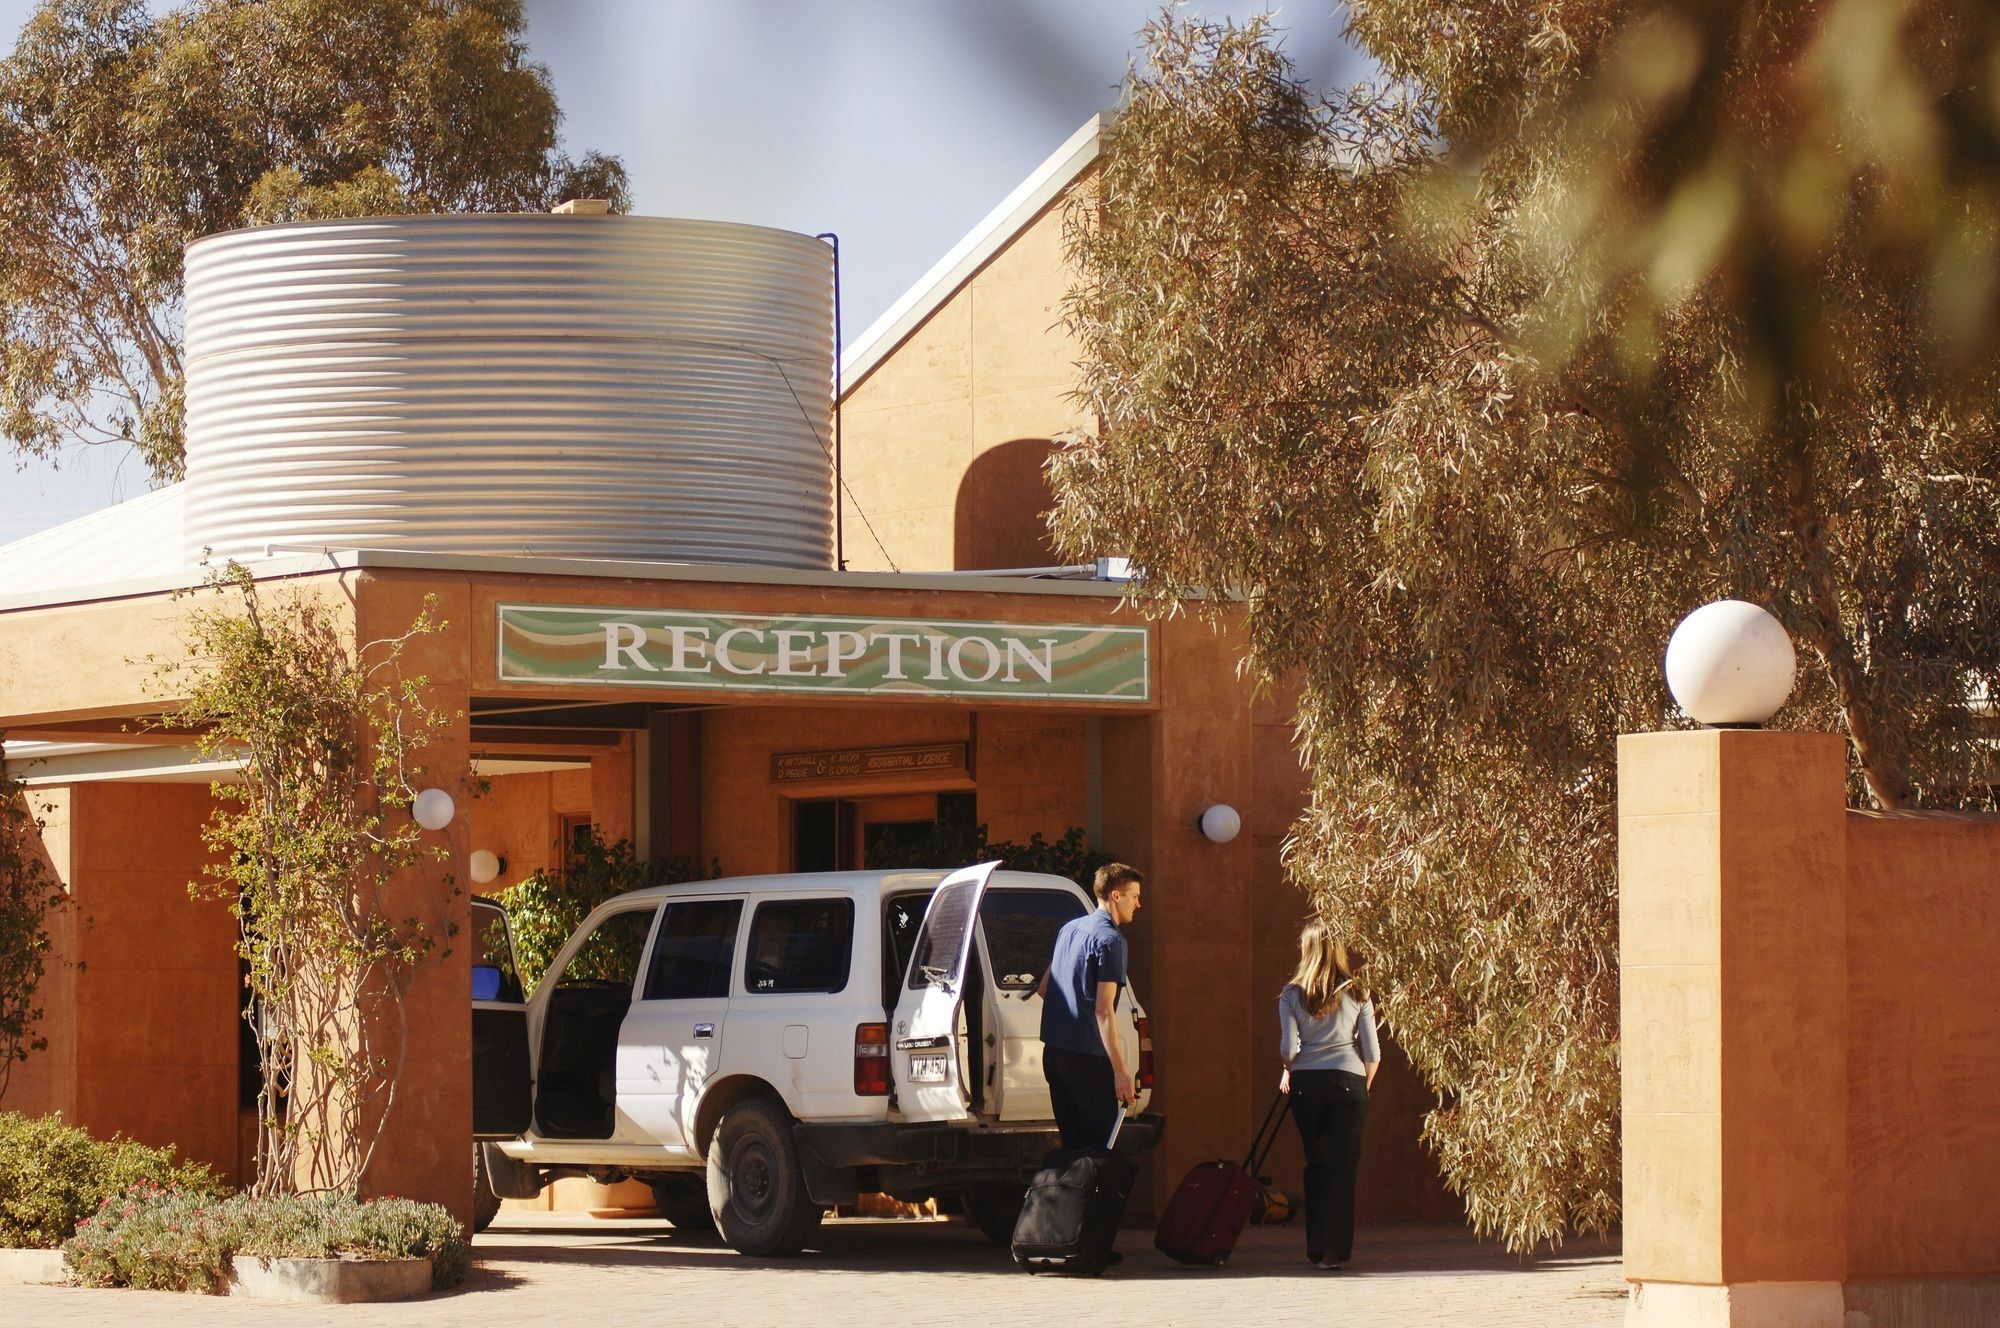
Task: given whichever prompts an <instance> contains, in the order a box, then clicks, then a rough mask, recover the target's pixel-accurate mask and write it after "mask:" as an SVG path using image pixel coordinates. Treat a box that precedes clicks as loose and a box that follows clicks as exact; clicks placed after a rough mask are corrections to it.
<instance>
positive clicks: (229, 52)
mask: <svg viewBox="0 0 2000 1328" xmlns="http://www.w3.org/2000/svg"><path fill="white" fill-rule="evenodd" d="M164 8H165V9H166V12H164V13H161V14H158V15H157V16H156V15H153V14H150V13H149V12H148V8H147V5H146V4H145V3H144V0H43V3H42V4H41V6H40V7H39V8H38V9H37V10H36V11H35V13H34V15H33V17H31V18H30V19H29V21H28V23H27V25H26V27H25V28H24V29H23V30H22V32H21V35H20V38H19V41H18V42H17V44H16V45H15V47H14V52H13V54H12V55H11V56H10V57H8V58H7V59H6V60H4V61H0V204H4V206H0V218H4V220H0V236H4V240H5V242H4V243H0V364H4V365H5V368H6V372H5V374H4V375H0V429H4V432H5V434H6V436H7V437H8V439H10V440H11V441H12V442H13V443H14V445H15V446H16V447H18V448H20V449H22V450H23V451H25V452H27V453H29V454H33V455H41V456H49V455H53V454H55V453H56V452H57V451H58V450H59V449H61V448H63V447H65V446H67V445H70V444H75V443H103V442H129V443H132V444H135V445H136V446H137V447H138V448H139V450H140V452H141V454H142V455H143V456H144V457H145V458H146V461H147V463H148V464H149V465H150V466H151V467H152V469H153V472H154V474H155V475H156V476H159V477H174V476H177V475H178V474H179V473H180V469H181V451H182V444H181V430H182V408H183V395H182V385H183V381H184V380H183V368H182V364H181V339H182V329H181V316H182V309H181V291H182V286H181V253H182V250H183V249H184V248H185V247H186V245H187V244H188V242H190V241H192V240H195V239H198V238H199V237H201V236H203V235H209V234H213V233H215V232H217V231H223V230H229V229H231V228H233V227H238V226H243V225H247V224H251V223H257V222H270V221H294V220H303V219H311V218H317V217H348V216H358V215H369V214H384V213H409V212H507V211H520V210H529V211H535V210H542V209H546V208H547V207H549V206H550V205H552V204H554V203H555V202H558V201H560V200H561V199H563V198H566V197H585V196H587V197H593V198H606V199H610V200H611V201H612V203H613V205H614V208H615V210H617V211H623V210H624V209H625V207H626V206H627V202H628V199H627V191H626V179H625V170H624V167H623V166H622V165H621V164H620V163H619V162H618V161H617V160H616V159H615V158H609V157H604V156H601V155H599V154H598V153H595V152H591V153H586V154H585V155H584V156H583V157H582V158H581V159H580V160H575V159H572V158H570V157H569V156H567V155H566V154H564V153H563V152H562V151H561V149H560V147H559V146H558V143H557V136H556V130H557V125H558V122H559V120H560V118H561V117H560V113H559V111H558V110H557V107H556V100H555V93H554V90H553V89H552V87H551V86H550V83H549V77H548V71H547V70H545V69H544V68H542V67H541V66H540V65H537V64H533V63H530V62H529V61H528V60H527V59H526V49H525V45H524V42H523V34H524V31H525V20H524V17H523V14H522V7H521V5H520V3H519V2H518V0H194V2H193V3H190V4H185V5H175V6H171V7H164Z"/></svg>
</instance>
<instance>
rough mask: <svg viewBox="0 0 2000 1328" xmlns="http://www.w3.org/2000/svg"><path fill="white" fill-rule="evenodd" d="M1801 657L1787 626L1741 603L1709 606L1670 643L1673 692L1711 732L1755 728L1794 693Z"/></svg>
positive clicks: (1669, 679)
mask: <svg viewBox="0 0 2000 1328" xmlns="http://www.w3.org/2000/svg"><path fill="white" fill-rule="evenodd" d="M1797 673H1798V656H1797V655H1796V654H1794V653H1793V651H1792V638H1791V637H1790V636H1788V635H1786V634H1785V629H1784V626H1783V625H1782V624H1781V623H1779V621H1778V620H1777V619H1776V618H1774V617H1772V616H1771V614H1770V612H1769V611H1768V610H1766V609H1764V608H1762V607H1760V606H1759V605H1756V604H1749V603H1746V602H1744V601H1743V600H1740V599H1722V600H1717V601H1716V602H1715V603H1713V604H1704V605H1702V606H1701V607H1700V608H1698V609H1696V610H1695V611H1694V612H1693V613H1690V614H1689V615H1688V616H1687V617H1685V618H1683V619H1681V623H1680V626H1678V627H1676V628H1674V634H1673V637H1672V638H1671V639H1670V640H1669V641H1668V642H1667V690H1668V691H1670V692H1672V693H1673V694H1674V700H1676V701H1678V702H1679V703H1680V707H1681V709H1682V710H1685V711H1686V712H1687V713H1688V716H1689V718H1691V719H1693V720H1694V721H1695V722H1696V723H1698V724H1704V725H1706V726H1708V727H1709V728H1755V727H1757V726H1758V725H1760V724H1762V723H1763V722H1764V721H1765V720H1767V719H1769V718H1770V717H1771V716H1772V715H1774V714H1776V713H1777V710H1778V707H1779V706H1781V705H1783V704H1784V703H1785V698H1787V697H1789V696H1790V695H1791V694H1792V680H1793V678H1794V677H1796V676H1797Z"/></svg>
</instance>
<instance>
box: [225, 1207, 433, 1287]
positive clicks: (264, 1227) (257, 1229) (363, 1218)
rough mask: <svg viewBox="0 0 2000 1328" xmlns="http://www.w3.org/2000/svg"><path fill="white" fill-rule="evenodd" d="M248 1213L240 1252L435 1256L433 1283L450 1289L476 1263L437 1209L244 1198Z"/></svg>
mask: <svg viewBox="0 0 2000 1328" xmlns="http://www.w3.org/2000/svg"><path fill="white" fill-rule="evenodd" d="M232 1206H233V1207H235V1208H236V1209H238V1211H239V1212H241V1213H242V1214H243V1225H242V1236H241V1243H240V1244H239V1245H238V1246H237V1250H236V1252H237V1253H238V1254H253V1255H260V1256H262V1257H265V1258H271V1259H316V1258H329V1257H333V1256H337V1255H343V1254H352V1255H359V1256H362V1257H364V1258H378V1259H429V1260H430V1261H431V1285H432V1286H433V1287H435V1288H438V1289H440V1290H442V1289H443V1288H445V1287H450V1286H457V1285H458V1284H459V1282H461V1281H463V1280H464V1278H465V1270H466V1267H467V1265H468V1264H469V1263H470V1261H471V1254H470V1251H468V1250H467V1249H466V1245H465V1237H464V1236H463V1235H462V1234H461V1233H460V1230H459V1225H458V1219H457V1218H455V1217H453V1216H452V1215H451V1213H450V1212H448V1211H447V1210H446V1209H444V1208H443V1207H441V1206H439V1205H437V1204H430V1203H418V1202H416V1201H415V1200H414V1199H395V1198H387V1199H370V1200H368V1201H366V1202H362V1201H360V1200H357V1199H354V1198H352V1197H350V1196H348V1195H345V1194H308V1195H286V1196H283V1197H279V1198H270V1199H247V1198H246V1199H236V1200H233V1201H232Z"/></svg>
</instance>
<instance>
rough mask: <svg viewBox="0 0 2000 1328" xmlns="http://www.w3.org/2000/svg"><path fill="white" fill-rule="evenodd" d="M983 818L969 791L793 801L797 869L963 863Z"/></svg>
mask: <svg viewBox="0 0 2000 1328" xmlns="http://www.w3.org/2000/svg"><path fill="white" fill-rule="evenodd" d="M977 823H978V805H977V801H976V799H975V797H974V795H973V794H971V793H969V792H956V793H896V794H889V795H884V796H879V797H868V798H811V799H798V800H795V801H794V802H793V803H792V870H793V871H852V870H855V869H858V868H866V867H914V866H954V865H959V864H958V863H957V861H956V859H957V858H959V857H960V856H962V855H963V853H964V852H965V851H969V850H970V848H971V846H972V844H973V842H974V838H975V835H976V831H977ZM961 846H962V847H961ZM947 859H951V861H947Z"/></svg>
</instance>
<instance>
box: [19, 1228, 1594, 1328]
mask: <svg viewBox="0 0 2000 1328" xmlns="http://www.w3.org/2000/svg"><path fill="white" fill-rule="evenodd" d="M1300 1242H1301V1236H1300V1233H1299V1229H1298V1228H1297V1227H1296V1226H1281V1227H1252V1228H1251V1229H1250V1230H1249V1231H1248V1232H1246V1233H1245V1234H1244V1238H1243V1242H1242V1244H1241V1245H1239V1246H1238V1247H1237V1251H1236V1256H1235V1257H1234V1258H1233V1259H1232V1260H1231V1261H1230V1264H1229V1267H1228V1268H1226V1269H1224V1270H1220V1271H1215V1270H1210V1269H1189V1268H1181V1267H1179V1266H1177V1265H1175V1264H1172V1263H1170V1262H1168V1261H1167V1260H1166V1259H1165V1258H1164V1257H1162V1256H1161V1255H1159V1254H1157V1253H1155V1252H1154V1251H1153V1249H1152V1247H1151V1242H1150V1239H1149V1237H1148V1236H1147V1234H1146V1233H1144V1232H1140V1231H1131V1232H1127V1233H1126V1234H1125V1236H1124V1238H1123V1239H1121V1241H1120V1242H1119V1243H1120V1246H1121V1247H1122V1248H1124V1249H1125V1250H1126V1260H1125V1263H1124V1264H1123V1265H1121V1266H1120V1267H1118V1268H1116V1269H1114V1270H1112V1272H1110V1273H1109V1274H1107V1275H1106V1276H1105V1277H1104V1278H1102V1279H1101V1280H1098V1281H1078V1280H1073V1279H1066V1278H1053V1277H1046V1276H1037V1277H1029V1276H1027V1275H1026V1274H1023V1273H1021V1272H1018V1271H1016V1270H1015V1269H1014V1268H1013V1267H1012V1265H1010V1264H1009V1263H1008V1262H1007V1256H1006V1252H1005V1251H1004V1250H1002V1249H1000V1248H998V1247H997V1246H994V1245H990V1244H988V1243H987V1242H986V1241H985V1240H984V1239H983V1238H982V1237H981V1236H980V1235H979V1233H978V1232H977V1231H975V1230H973V1229H972V1228H971V1227H969V1226H965V1225H961V1224H958V1223H942V1222H889V1221H873V1220H867V1219H850V1220H842V1221H838V1222H829V1223H827V1224H826V1226H825V1227H824V1228H823V1229H822V1231H821V1235H820V1238H819V1240H818V1242H817V1244H816V1246H815V1248H814V1249H812V1250H810V1251H808V1252H807V1253H806V1254H804V1255H802V1256H801V1257H799V1258H797V1259H787V1260H762V1259H746V1258H744V1257H742V1256H740V1255H738V1254H735V1253H734V1252H732V1251H730V1250H728V1249H726V1248H723V1247H721V1246H717V1245H712V1244H700V1243H696V1242H692V1241H689V1240H687V1239H686V1238H684V1237H682V1236H680V1235H678V1234H677V1233H675V1232H674V1230H673V1229H672V1228H671V1227H669V1226H667V1225H665V1224H664V1223H660V1222H649V1221H631V1220H624V1221H593V1220H591V1219H588V1218H582V1217H570V1216H567V1215H558V1214H546V1213H505V1214H502V1215H501V1217H500V1219H499V1220H498V1221H497V1222H496V1223H495V1224H494V1228H493V1229H492V1230H491V1231H488V1232H487V1233H486V1234H484V1235H482V1236H480V1237H479V1238H478V1239H477V1240H476V1241H474V1243H473V1253H474V1257H475V1263H474V1266H473V1271H472V1275H471V1276H470V1277H469V1278H468V1279H467V1281H466V1283H465V1285H464V1286H463V1287H461V1288H459V1289H458V1290H456V1291H452V1292H447V1293H445V1294H442V1295H436V1296H429V1297H425V1298H423V1299H420V1300H412V1301H403V1302H401V1303H397V1304H383V1305H354V1306H342V1307H322V1306H294V1305H271V1304H261V1303H258V1302H254V1301H246V1300H232V1299H225V1298H219V1297H208V1296H188V1295H177V1294H174V1293H170V1292H153V1291H86V1290H81V1289H78V1288H71V1287H0V1325H6V1328H44V1326H46V1328H72V1326H78V1328H80V1326H82V1325H93V1326H94V1325H125V1324H146V1325H149V1326H150V1325H154V1324H162V1325H181V1324H202V1325H211V1324H215V1325H220V1324H258V1325H263V1326H267V1328H268V1326H270V1325H277V1326H278V1328H318V1326H319V1325H323V1324H338V1325H340V1328H460V1326H462V1328H493V1325H496V1324H536V1325H541V1324H588V1325H593V1326H594V1328H623V1325H642V1324H643V1325H647V1326H648V1328H657V1326H658V1325H674V1328H681V1326H682V1325H698V1324H728V1325H732V1326H733V1325H743V1326H744V1328H759V1326H761V1325H767V1324H768V1325H784V1326H785V1328H797V1326H798V1325H810V1328H837V1326H838V1325H846V1324H857V1325H859V1324H867V1325H870V1326H871V1328H880V1325H896V1326H897V1328H902V1326H903V1325H915V1324H952V1325H957V1324H963V1323H967V1322H973V1323H981V1322H1007V1323H1023V1322H1036V1323H1056V1324H1062V1323H1064V1322H1065V1321H1070V1322H1073V1323H1075V1324H1076V1325H1077V1326H1078V1328H1081V1326H1082V1325H1083V1324H1085V1323H1091V1324H1124V1325H1146V1326H1147V1328H1150V1326H1151V1325H1155V1324H1160V1325H1180V1324H1186V1325H1202V1326H1203V1328H1232V1326H1233V1325H1235V1324H1239V1323H1240V1324H1251V1325H1256V1326H1257V1328H1266V1326H1267V1325H1268V1326H1271V1328H1276V1326H1278V1325H1291V1324H1298V1325H1306V1324H1310V1325H1313V1326H1314V1328H1325V1325H1328V1324H1340V1325H1343V1328H1347V1326H1349V1325H1352V1328H1363V1326H1364V1325H1365V1326H1367V1328H1405V1326H1407V1328H1421V1326H1422V1325H1433V1324H1435V1325H1450V1326H1451V1328H1616V1326H1617V1325H1619V1324H1622V1323H1623V1322H1624V1315H1625V1283H1624V1280H1623V1275H1622V1273H1621V1270H1620V1265H1619V1258H1618V1247H1617V1244H1616V1243H1615V1242H1610V1243H1607V1242H1603V1241H1573V1242H1571V1243H1570V1244H1568V1245H1566V1246H1564V1248H1563V1249H1562V1250H1560V1251H1558V1252H1557V1253H1555V1254H1553V1255H1544V1256H1542V1257H1540V1258H1537V1259H1530V1260H1518V1259H1515V1258H1513V1257H1512V1256H1510V1255H1508V1254H1507V1253H1506V1252H1505V1251H1504V1250H1502V1249H1500V1248H1499V1247H1497V1246H1495V1245H1492V1244H1481V1243H1479V1242H1476V1241H1474V1240H1473V1239H1472V1237H1471V1236H1470V1235H1469V1234H1468V1233H1466V1232H1465V1231H1464V1230H1463V1229H1461V1228H1456V1227H1441V1226H1396V1227H1376V1228H1370V1229H1367V1230H1364V1231H1363V1232H1362V1233H1361V1236H1360V1239H1359V1240H1358V1241H1357V1242H1356V1249H1355V1261H1354V1262H1353V1263H1352V1264H1350V1265H1349V1266H1348V1267H1347V1269H1345V1270H1343V1271H1341V1272H1338V1273H1323V1272H1318V1271H1316V1270H1314V1269H1312V1268H1310V1267H1309V1266H1308V1265H1307V1264H1306V1262H1305V1256H1304V1253H1303V1248H1302V1246H1301V1243H1300Z"/></svg>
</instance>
